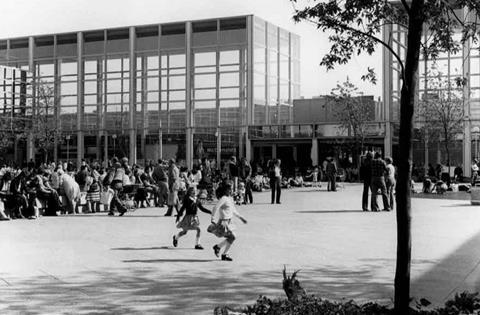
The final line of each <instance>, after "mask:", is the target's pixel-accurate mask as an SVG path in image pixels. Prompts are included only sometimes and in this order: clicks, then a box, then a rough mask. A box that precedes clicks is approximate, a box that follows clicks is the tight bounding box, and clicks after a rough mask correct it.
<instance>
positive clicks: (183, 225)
mask: <svg viewBox="0 0 480 315" xmlns="http://www.w3.org/2000/svg"><path fill="white" fill-rule="evenodd" d="M198 209H200V210H201V211H203V212H205V213H209V214H211V213H212V212H211V211H210V210H208V209H206V208H205V207H204V206H203V205H202V202H201V201H200V199H197V198H196V197H195V187H190V188H188V190H187V194H186V195H185V198H184V199H183V204H182V207H181V208H180V210H179V211H178V214H177V220H176V221H175V222H178V221H179V220H180V218H181V217H182V215H183V211H184V210H185V216H184V217H183V219H182V220H181V221H180V222H178V224H177V228H179V229H182V230H181V231H180V232H178V233H177V234H176V235H174V236H173V246H174V247H177V245H178V239H179V238H180V237H182V236H184V235H185V234H187V232H188V231H190V230H196V231H197V239H196V242H195V249H203V247H202V245H200V220H199V219H198V215H197V211H198Z"/></svg>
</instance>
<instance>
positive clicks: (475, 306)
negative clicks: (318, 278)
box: [214, 269, 480, 315]
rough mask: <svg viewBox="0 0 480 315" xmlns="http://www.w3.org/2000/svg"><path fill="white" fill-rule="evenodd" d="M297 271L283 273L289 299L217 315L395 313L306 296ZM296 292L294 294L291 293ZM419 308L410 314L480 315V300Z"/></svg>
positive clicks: (423, 303)
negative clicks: (297, 276)
mask: <svg viewBox="0 0 480 315" xmlns="http://www.w3.org/2000/svg"><path fill="white" fill-rule="evenodd" d="M297 273H298V271H296V272H294V273H293V274H292V276H291V277H290V276H287V274H286V270H285V269H284V270H283V288H284V290H285V293H286V295H287V296H288V298H286V299H285V298H283V299H273V300H272V299H270V298H268V297H265V296H260V297H259V298H258V299H257V301H256V302H255V303H254V304H253V305H249V306H247V307H245V308H243V309H236V310H233V309H230V308H228V307H225V306H223V307H216V308H215V311H214V314H215V315H217V314H218V315H234V314H242V315H244V314H247V315H314V314H315V315H316V314H322V315H392V314H394V311H393V309H392V308H389V307H387V306H385V305H380V304H378V303H375V302H368V303H365V304H357V303H356V302H355V301H353V300H350V301H329V300H326V299H322V298H319V297H316V296H314V295H307V294H306V292H305V290H304V289H303V288H302V287H301V286H300V282H299V281H298V280H297V279H296V275H297ZM292 293H293V294H292ZM415 304H416V308H410V314H411V315H457V314H480V299H479V298H478V293H469V292H467V291H465V292H462V293H460V294H458V293H457V294H455V297H454V298H453V299H451V300H448V301H447V302H446V303H445V306H444V307H441V308H436V309H426V307H428V306H429V305H431V303H430V302H429V301H428V300H426V299H420V300H419V301H416V300H415Z"/></svg>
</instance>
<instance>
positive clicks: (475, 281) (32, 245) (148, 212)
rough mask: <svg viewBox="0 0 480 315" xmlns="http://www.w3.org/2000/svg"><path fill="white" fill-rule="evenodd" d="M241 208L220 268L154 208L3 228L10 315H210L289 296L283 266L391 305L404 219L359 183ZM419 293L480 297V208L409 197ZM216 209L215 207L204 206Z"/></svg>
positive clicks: (2, 284)
mask: <svg viewBox="0 0 480 315" xmlns="http://www.w3.org/2000/svg"><path fill="white" fill-rule="evenodd" d="M254 199H255V204H253V205H247V206H240V207H239V211H240V212H241V213H242V214H244V215H245V217H247V219H248V221H249V222H248V224H247V225H243V224H241V223H240V222H239V221H237V222H236V224H237V227H238V229H237V233H238V240H237V241H236V242H235V244H234V245H233V247H232V251H231V255H232V257H233V258H234V261H233V262H222V261H220V260H219V259H218V258H216V257H215V256H214V255H213V252H212V250H211V247H212V246H213V245H214V244H215V243H216V242H218V239H217V238H215V237H214V236H213V235H212V234H209V233H207V232H206V231H205V229H206V226H207V225H208V224H209V216H208V215H205V214H203V213H201V214H200V221H201V226H202V228H203V233H202V244H203V245H204V247H205V250H204V251H198V250H194V249H193V246H194V242H195V239H194V237H195V236H194V233H193V232H189V234H188V235H187V236H186V237H184V238H182V239H181V240H180V242H179V247H178V248H173V246H172V245H171V238H172V235H173V233H174V232H175V231H176V229H175V224H174V218H172V217H164V216H163V213H164V212H165V209H158V208H148V209H139V210H137V211H135V212H132V213H128V214H127V215H125V216H124V217H108V216H107V215H106V213H100V214H93V215H90V214H83V215H76V216H62V217H54V218H52V217H43V218H40V219H38V220H34V221H31V220H14V221H9V222H1V223H0V252H1V253H2V257H1V258H0V313H2V314H17V313H21V314H91V313H97V314H100V313H110V314H149V313H150V314H211V313H212V310H213V308H214V307H215V305H219V304H225V303H227V304H239V305H245V304H251V303H253V302H254V301H255V299H256V298H257V297H258V296H259V295H261V294H263V295H267V296H269V297H283V292H282V288H281V280H282V276H281V273H282V269H283V267H284V266H286V267H287V269H288V271H293V270H297V269H300V270H301V271H300V273H299V280H300V282H301V284H302V285H303V286H304V287H305V289H306V290H307V291H308V292H309V293H313V294H318V295H319V296H322V297H326V298H333V299H342V298H346V299H352V298H353V299H356V300H357V301H359V302H364V301H367V300H371V299H374V300H377V301H380V302H383V303H391V300H392V298H393V278H394V273H395V254H396V225H395V212H380V213H372V212H363V211H360V209H361V208H360V199H361V186H360V185H358V184H351V185H350V184H346V185H345V186H344V188H343V189H341V190H340V191H338V192H327V191H326V190H325V188H324V187H322V188H320V189H313V188H298V189H290V190H283V191H282V204H281V205H271V204H270V203H269V199H270V195H269V192H264V193H257V194H254ZM412 205H413V211H412V212H413V221H412V236H413V244H412V295H413V296H415V297H417V298H420V297H424V298H427V299H429V300H431V301H432V302H434V303H435V304H437V305H440V304H442V303H443V302H444V301H445V300H446V299H447V298H448V297H450V296H452V294H454V292H456V291H459V290H464V289H469V290H478V289H479V288H480V268H479V267H478V266H479V261H480V259H479V258H480V246H479V245H480V233H479V232H480V229H479V222H480V207H478V206H470V205H469V201H467V200H447V199H419V198H415V199H413V200H412ZM207 207H211V205H207Z"/></svg>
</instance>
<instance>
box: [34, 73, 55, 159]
mask: <svg viewBox="0 0 480 315" xmlns="http://www.w3.org/2000/svg"><path fill="white" fill-rule="evenodd" d="M34 88H35V91H36V98H35V99H36V103H35V106H34V108H33V113H32V117H33V119H32V129H31V130H32V135H33V140H34V142H35V145H36V147H37V148H38V149H39V150H40V151H41V152H43V154H44V161H45V162H47V161H48V154H49V152H50V151H52V149H53V148H54V146H55V144H56V140H57V139H58V138H59V136H60V130H59V127H58V120H57V119H56V117H55V112H56V110H55V107H56V106H57V104H59V97H58V96H57V95H56V94H55V88H54V84H53V83H48V82H43V81H39V82H37V83H36V84H34Z"/></svg>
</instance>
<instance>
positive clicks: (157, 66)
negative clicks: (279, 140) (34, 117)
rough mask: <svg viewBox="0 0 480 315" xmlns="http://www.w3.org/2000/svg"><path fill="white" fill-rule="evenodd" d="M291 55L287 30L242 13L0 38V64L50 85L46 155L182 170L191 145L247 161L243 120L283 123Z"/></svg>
mask: <svg viewBox="0 0 480 315" xmlns="http://www.w3.org/2000/svg"><path fill="white" fill-rule="evenodd" d="M299 58H300V47H299V37H298V36H297V35H295V34H292V33H290V32H288V31H286V30H283V29H281V28H279V27H277V26H274V25H272V24H270V23H268V22H266V21H263V20H261V19H259V18H257V17H255V16H252V15H246V16H238V17H229V18H212V19H207V20H201V21H183V22H178V23H167V24H153V25H140V26H126V27H119V28H108V29H99V30H85V31H78V32H70V33H58V34H49V35H32V36H28V37H21V38H11V39H4V40H0V64H3V65H7V66H11V67H15V68H21V69H24V70H28V71H29V73H30V76H31V80H32V82H36V83H39V82H43V83H44V84H49V85H51V86H52V87H53V88H54V91H55V100H56V104H55V108H54V110H53V112H52V115H55V121H56V122H58V124H59V129H60V133H61V138H59V139H56V144H55V147H56V150H55V152H54V154H53V155H52V156H54V158H55V159H61V160H65V159H67V156H68V158H70V159H73V160H76V161H77V162H78V163H79V162H80V160H81V159H83V158H86V159H97V160H107V159H108V158H110V157H112V156H113V155H117V156H123V155H125V156H128V157H129V158H130V160H131V162H136V161H137V160H138V161H142V160H149V159H153V160H155V159H157V158H159V157H164V158H169V157H172V156H176V157H177V158H178V159H179V160H184V161H185V163H186V165H188V166H191V165H192V164H193V161H194V159H196V158H198V156H196V152H197V151H198V150H197V146H198V145H199V144H200V143H201V144H202V147H203V151H202V152H205V156H206V157H208V158H214V159H218V160H222V159H227V158H229V157H230V156H231V155H237V156H247V157H248V158H251V157H252V152H251V145H250V139H249V136H248V133H247V131H248V128H249V126H252V125H265V124H282V123H283V124H284V123H291V121H292V100H293V99H294V98H298V97H299V91H300V67H299V64H300V61H299ZM32 95H33V98H32V99H31V103H32V104H34V103H35V101H36V97H38V95H35V91H33V93H32ZM31 144H32V143H30V145H29V147H30V148H33V146H32V145H31ZM55 153H56V154H55ZM35 156H36V157H37V158H38V159H40V158H41V157H40V156H39V155H38V154H37V155H36V152H34V151H33V150H27V152H26V156H25V157H24V158H27V159H30V158H34V157H35Z"/></svg>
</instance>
